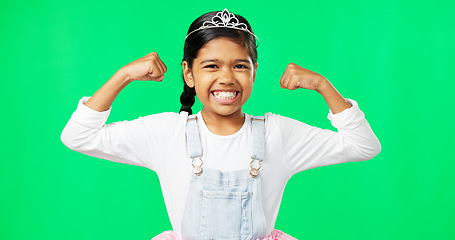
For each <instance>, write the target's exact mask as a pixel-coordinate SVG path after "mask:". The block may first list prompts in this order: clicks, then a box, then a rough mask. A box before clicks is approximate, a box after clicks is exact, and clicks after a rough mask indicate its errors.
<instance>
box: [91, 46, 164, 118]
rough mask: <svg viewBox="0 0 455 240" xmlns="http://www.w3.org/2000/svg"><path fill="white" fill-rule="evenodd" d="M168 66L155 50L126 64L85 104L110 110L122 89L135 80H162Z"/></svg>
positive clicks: (92, 107) (100, 110) (100, 109)
mask: <svg viewBox="0 0 455 240" xmlns="http://www.w3.org/2000/svg"><path fill="white" fill-rule="evenodd" d="M166 71H167V67H166V65H164V63H163V61H161V59H160V58H159V56H158V54H157V53H155V52H152V53H149V54H147V55H146V56H144V57H142V58H140V59H138V60H136V61H134V62H131V63H129V64H128V65H125V66H124V67H122V68H121V69H120V70H118V71H117V72H116V73H115V74H114V76H112V78H111V79H109V81H107V82H106V83H105V84H104V85H103V86H102V87H101V88H100V89H99V90H98V91H97V92H96V93H95V94H93V96H92V97H91V98H90V99H89V100H88V101H87V102H86V103H85V105H86V106H87V107H89V108H91V109H93V110H96V111H98V112H103V111H106V110H108V109H109V108H110V107H111V105H112V102H114V100H115V98H116V97H117V95H118V94H119V93H120V91H122V89H123V88H124V87H125V86H126V85H128V84H129V83H131V82H132V81H134V80H140V81H157V82H161V81H162V80H163V78H164V73H166Z"/></svg>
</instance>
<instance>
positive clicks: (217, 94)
mask: <svg viewBox="0 0 455 240" xmlns="http://www.w3.org/2000/svg"><path fill="white" fill-rule="evenodd" d="M236 95H237V94H236V92H231V91H229V92H221V91H216V92H213V96H214V97H216V98H219V99H232V98H235V96H236Z"/></svg>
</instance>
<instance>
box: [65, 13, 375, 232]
mask: <svg viewBox="0 0 455 240" xmlns="http://www.w3.org/2000/svg"><path fill="white" fill-rule="evenodd" d="M256 39H257V37H256V35H254V33H253V30H252V29H251V26H250V25H249V23H248V22H247V20H246V19H245V18H243V17H241V16H240V15H235V14H232V13H230V12H229V11H228V10H226V9H225V10H224V11H221V12H210V13H207V14H204V15H202V16H201V17H199V18H197V19H196V20H195V21H194V22H193V23H192V24H191V26H190V28H189V30H188V34H187V36H186V40H185V46H184V53H183V61H182V67H183V79H184V91H183V93H182V95H181V98H180V100H181V103H182V107H181V109H180V113H171V112H168V113H161V114H155V115H150V116H146V117H140V118H138V119H136V120H133V121H123V122H116V123H111V124H108V125H105V122H106V119H107V117H108V115H109V112H110V110H111V104H112V102H113V101H114V99H115V98H116V96H117V95H118V94H119V93H120V91H121V90H122V89H123V88H124V87H125V86H126V85H128V84H129V83H131V82H133V81H135V80H141V81H158V82H159V81H162V80H163V78H164V73H165V72H166V71H167V68H166V65H165V64H164V63H163V62H162V61H161V59H160V58H159V56H158V54H157V53H150V54H148V55H147V56H145V57H143V58H140V59H138V60H136V61H134V62H132V63H130V64H128V65H126V66H124V67H122V68H121V69H120V70H119V71H117V72H116V73H115V74H114V76H113V77H112V78H111V79H110V80H109V81H108V82H107V83H106V84H105V85H104V86H102V87H101V88H100V89H99V90H98V91H97V92H96V93H95V94H94V95H93V96H92V97H84V98H82V99H81V100H80V102H79V105H78V107H77V109H76V111H75V112H74V113H73V115H72V117H71V119H70V120H69V121H68V124H67V125H66V127H65V129H64V130H63V132H62V136H61V138H62V141H63V143H64V144H65V145H66V146H68V147H69V148H71V149H73V150H75V151H78V152H81V153H84V154H87V155H91V156H94V157H98V158H104V159H107V160H111V161H115V162H121V163H127V164H134V165H139V166H144V167H147V168H149V169H151V170H153V171H155V172H156V173H157V175H158V177H159V180H160V184H161V188H162V191H163V196H164V200H165V203H166V207H167V211H168V214H169V217H170V220H171V223H172V227H173V231H167V232H164V233H162V234H160V235H158V236H156V237H155V238H154V239H294V238H292V237H291V236H289V235H287V234H285V233H283V232H281V231H278V230H274V225H275V220H276V217H277V215H278V209H279V206H280V202H281V197H282V193H283V190H284V187H285V184H286V182H287V181H288V180H289V178H290V177H291V176H292V175H294V174H296V173H298V172H300V171H303V170H307V169H310V168H315V167H320V166H326V165H331V164H337V163H342V162H349V161H361V160H368V159H371V158H373V157H374V156H376V155H377V154H378V153H379V151H380V144H379V141H378V139H377V138H376V136H375V135H374V133H373V131H372V130H371V128H370V126H369V124H368V122H367V121H366V120H365V118H364V114H363V112H362V111H360V109H359V108H358V105H357V103H356V102H355V101H354V100H349V99H344V98H343V97H342V96H341V95H340V94H339V93H338V92H337V90H336V89H335V88H334V87H333V86H332V85H331V84H330V82H329V81H328V80H327V79H326V78H325V77H323V76H321V75H320V74H318V73H315V72H312V71H310V70H307V69H305V68H302V67H300V66H298V65H296V64H292V63H291V64H289V65H288V67H287V68H286V70H285V71H284V74H283V76H282V77H281V79H280V85H281V87H282V88H286V89H289V90H295V89H299V88H304V89H310V90H315V91H317V92H318V93H320V94H321V95H322V96H323V97H324V99H325V101H326V102H327V105H328V106H329V108H330V113H329V116H328V117H329V119H330V120H331V123H332V125H333V126H334V127H336V128H337V129H338V132H333V131H330V130H323V129H319V128H316V127H311V126H309V125H306V124H304V123H302V122H299V121H296V120H293V119H289V118H286V117H282V116H280V115H275V114H272V113H267V114H266V115H265V116H263V117H253V116H250V115H248V114H245V113H243V111H242V106H243V105H244V104H245V102H246V101H247V100H248V98H249V96H250V94H251V91H252V88H253V83H254V81H255V77H256V71H257V68H258V63H257V51H256ZM195 95H197V97H198V99H199V100H200V101H201V103H202V105H203V107H202V110H201V111H200V112H198V113H197V114H195V115H192V110H191V106H192V105H193V103H194V101H195ZM271 96H273V95H271Z"/></svg>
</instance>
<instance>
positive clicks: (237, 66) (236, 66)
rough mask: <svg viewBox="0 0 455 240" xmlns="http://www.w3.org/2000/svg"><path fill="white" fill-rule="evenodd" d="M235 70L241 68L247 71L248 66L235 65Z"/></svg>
mask: <svg viewBox="0 0 455 240" xmlns="http://www.w3.org/2000/svg"><path fill="white" fill-rule="evenodd" d="M235 68H240V69H241V68H245V69H248V66H246V65H243V64H237V65H235Z"/></svg>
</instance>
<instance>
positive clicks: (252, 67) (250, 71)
mask: <svg viewBox="0 0 455 240" xmlns="http://www.w3.org/2000/svg"><path fill="white" fill-rule="evenodd" d="M182 65H183V75H184V78H185V82H186V83H187V84H188V86H190V87H195V90H196V94H197V96H198V99H199V100H200V101H201V103H202V104H203V108H202V113H203V114H204V115H209V116H212V117H216V116H233V117H243V112H242V106H243V104H245V102H246V101H247V100H248V98H249V97H250V95H251V91H252V89H253V82H254V79H255V77H256V69H257V63H256V64H253V61H252V60H251V57H250V56H249V54H248V51H247V50H246V48H245V47H244V46H243V45H240V44H238V43H236V42H234V41H233V40H231V39H229V38H216V39H213V40H211V41H209V42H207V43H206V44H205V45H204V46H203V47H202V48H201V49H200V50H199V52H198V55H197V57H196V58H195V59H194V61H193V65H192V68H191V69H190V68H189V67H188V63H187V62H186V61H184V62H183V64H182Z"/></svg>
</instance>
